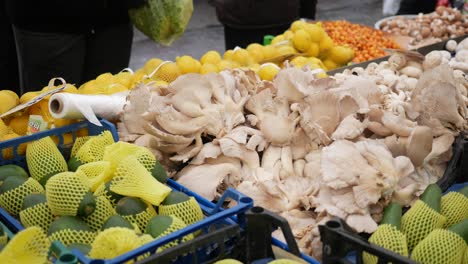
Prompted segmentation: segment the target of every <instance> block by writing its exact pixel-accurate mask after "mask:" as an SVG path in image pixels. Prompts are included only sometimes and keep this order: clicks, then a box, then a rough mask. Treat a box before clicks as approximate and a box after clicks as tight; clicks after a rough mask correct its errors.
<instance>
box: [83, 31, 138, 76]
mask: <svg viewBox="0 0 468 264" xmlns="http://www.w3.org/2000/svg"><path fill="white" fill-rule="evenodd" d="M132 41H133V26H132V25H131V24H130V23H129V24H122V25H114V26H108V27H103V28H97V29H96V30H95V32H94V34H91V35H90V36H88V38H87V45H86V64H85V75H84V80H83V82H85V81H89V80H92V79H95V78H96V77H97V76H98V75H99V74H101V73H105V72H111V73H112V74H116V73H118V72H119V71H121V70H122V69H124V68H126V67H128V63H129V62H130V53H131V50H132Z"/></svg>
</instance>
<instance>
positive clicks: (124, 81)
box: [114, 72, 132, 88]
mask: <svg viewBox="0 0 468 264" xmlns="http://www.w3.org/2000/svg"><path fill="white" fill-rule="evenodd" d="M114 82H115V83H118V84H121V85H123V86H125V87H127V88H130V85H131V84H132V73H130V72H119V73H117V74H116V75H114Z"/></svg>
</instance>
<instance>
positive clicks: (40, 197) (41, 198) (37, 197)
mask: <svg viewBox="0 0 468 264" xmlns="http://www.w3.org/2000/svg"><path fill="white" fill-rule="evenodd" d="M41 203H47V199H46V196H45V194H43V193H31V194H29V195H27V196H26V197H24V199H23V210H24V209H27V208H29V207H33V206H35V205H36V204H41Z"/></svg>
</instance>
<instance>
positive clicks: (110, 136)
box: [0, 18, 468, 263]
mask: <svg viewBox="0 0 468 264" xmlns="http://www.w3.org/2000/svg"><path fill="white" fill-rule="evenodd" d="M463 19H465V18H463ZM457 21H458V20H457ZM344 28H349V29H351V30H353V31H356V33H357V34H359V33H362V34H363V38H362V39H359V38H347V37H345V35H343V33H342V31H343V30H344ZM371 39H372V40H374V41H375V42H370V41H368V40H371ZM350 41H351V42H350ZM467 44H468V38H464V37H461V38H458V39H451V40H450V41H447V42H444V43H443V44H438V45H442V46H437V47H436V46H432V48H431V47H426V50H427V52H421V53H419V52H417V51H406V50H400V49H397V48H398V46H397V44H396V43H393V42H392V41H391V40H389V39H386V38H385V36H384V34H383V33H382V32H379V31H376V30H374V29H370V28H365V27H360V26H358V25H352V24H348V23H347V22H343V21H338V22H332V21H330V22H328V21H327V22H323V23H321V22H318V23H307V22H305V21H296V22H294V23H293V24H292V25H291V27H290V28H289V29H288V30H286V31H285V32H284V33H283V34H280V35H278V36H275V37H274V38H273V39H272V41H271V43H270V44H269V45H260V44H257V43H253V44H251V45H249V46H248V47H247V48H246V49H241V48H236V49H233V50H228V51H226V52H225V53H224V54H223V55H221V54H219V53H218V52H216V51H208V52H207V53H205V54H204V55H203V56H202V57H201V58H200V59H199V60H197V59H195V58H193V57H190V56H180V57H177V58H175V60H174V61H162V60H160V59H158V58H154V59H151V60H149V61H148V62H147V63H146V64H145V66H144V67H142V68H141V69H137V70H136V71H133V70H131V69H125V70H123V71H122V72H120V73H118V74H114V75H113V74H110V73H103V74H101V75H99V76H98V77H97V78H96V79H95V80H91V81H89V82H87V83H85V84H83V85H81V86H79V87H75V86H74V85H72V84H67V83H66V82H65V80H60V79H57V80H60V81H61V82H62V83H61V84H59V85H56V83H55V82H56V81H57V80H56V79H52V80H51V82H50V83H49V85H48V86H47V87H44V88H43V89H42V91H38V92H30V93H26V94H24V95H22V96H21V97H18V95H16V94H14V93H13V94H12V93H11V92H9V91H5V90H4V91H0V95H1V96H2V97H3V98H5V102H7V103H6V104H5V106H4V107H5V108H4V109H1V112H0V114H1V115H2V119H1V122H0V137H1V138H0V149H1V154H2V157H1V159H0V165H3V166H0V178H1V179H2V182H1V185H0V206H1V208H2V210H0V219H1V220H2V222H3V223H4V224H5V226H6V227H7V228H9V229H10V230H12V231H13V232H15V233H16V232H19V231H20V230H23V229H24V228H26V229H25V230H24V231H27V230H28V229H29V228H33V227H37V226H39V227H40V230H42V231H43V232H45V233H44V234H42V233H41V234H40V235H42V236H47V237H48V238H49V240H51V241H55V242H54V243H58V244H59V245H61V248H62V249H64V250H66V251H65V252H66V253H69V251H70V250H71V252H72V255H74V256H76V257H77V259H78V260H79V261H80V262H83V263H93V260H106V261H108V263H120V262H125V261H129V260H134V261H140V262H143V263H144V262H145V259H146V260H147V261H150V260H151V261H156V262H157V261H161V260H162V256H166V257H167V258H169V257H168V256H170V258H174V257H175V255H177V254H176V253H177V249H178V248H179V247H180V248H183V245H187V244H189V243H190V241H192V240H193V241H195V242H194V243H197V244H198V243H203V241H205V242H206V241H211V242H208V244H209V245H206V244H204V245H205V246H206V247H207V248H211V247H215V248H216V250H218V251H220V252H221V253H223V252H224V251H226V250H228V249H229V250H232V249H233V248H237V249H238V248H242V247H238V246H239V244H237V242H236V241H237V240H236V236H237V235H238V236H241V237H242V236H247V237H248V234H249V232H250V231H249V229H248V228H249V220H248V219H249V217H248V215H249V213H250V214H252V213H255V210H254V209H251V210H250V211H249V213H247V214H246V211H247V210H248V209H249V208H251V207H252V206H253V205H256V206H260V207H262V208H265V209H266V210H269V211H271V212H272V213H274V214H277V215H279V216H280V217H282V218H281V219H284V220H285V221H287V222H288V223H289V226H290V231H291V232H289V233H288V232H286V233H284V235H282V234H281V232H273V234H271V231H273V230H272V229H271V230H270V229H268V231H264V232H263V233H262V236H264V237H268V243H267V244H268V245H267V247H268V246H271V245H270V244H273V245H275V246H278V247H280V248H283V249H286V248H287V247H286V246H285V243H284V242H286V241H287V242H288V244H289V245H290V248H289V251H290V252H291V253H293V254H294V255H296V256H298V255H300V254H299V250H300V251H301V252H302V255H300V256H301V257H302V259H303V260H305V261H307V262H310V263H317V261H321V260H324V261H325V260H326V257H323V255H322V253H323V251H322V249H323V244H322V241H323V237H321V230H320V229H321V226H323V225H327V223H330V221H334V219H336V218H340V219H342V220H341V221H338V222H340V223H341V224H342V225H347V226H348V227H349V228H350V229H351V230H352V232H359V233H366V234H368V235H370V234H372V236H371V238H370V240H369V241H371V242H372V243H374V244H376V245H379V246H381V247H384V248H387V249H389V250H392V251H394V252H395V253H397V254H400V255H401V256H400V257H396V258H394V259H392V260H395V259H397V260H398V259H401V258H402V257H406V258H407V257H408V256H409V254H410V253H412V255H411V257H412V258H413V257H414V259H415V260H417V261H423V262H424V260H425V259H426V255H424V254H423V253H420V252H426V251H427V249H424V250H422V251H421V249H419V248H427V247H430V246H429V245H431V244H432V242H431V241H429V242H427V241H426V236H427V237H428V238H427V239H429V236H430V235H432V232H433V231H434V230H436V231H437V230H438V229H437V228H446V229H447V230H449V231H447V230H445V229H443V230H444V231H441V232H442V233H444V232H445V233H444V234H445V236H451V235H452V234H451V233H446V232H451V231H450V230H451V226H452V225H453V226H456V225H457V224H459V223H460V222H461V223H462V227H459V226H456V227H455V229H456V230H458V231H457V232H458V233H457V234H458V235H460V237H461V238H460V239H458V238H457V239H456V240H457V244H456V245H453V247H452V246H450V245H449V246H448V247H449V248H450V250H453V248H456V251H457V252H463V253H464V251H466V249H465V248H466V242H465V241H464V240H463V236H464V234H465V233H464V230H465V223H464V222H463V221H464V219H465V218H466V216H465V215H462V216H461V218H460V216H459V214H457V213H453V215H455V216H454V217H452V216H449V215H451V213H450V212H448V211H450V210H449V209H450V208H455V207H456V208H457V210H458V211H462V212H463V213H464V212H468V208H466V205H468V204H466V203H465V202H463V201H462V202H457V203H456V205H454V204H453V203H452V204H448V203H444V202H442V205H440V203H441V202H440V200H443V199H444V198H442V196H441V195H439V196H438V197H439V198H440V199H438V201H436V202H435V203H439V205H436V206H434V208H435V207H437V208H438V207H440V206H442V209H440V208H439V209H434V208H433V209H434V210H435V213H427V214H428V215H431V216H434V215H435V216H434V219H435V220H434V222H437V223H435V224H432V223H431V224H432V225H431V226H430V227H431V228H430V229H427V230H423V231H421V232H418V233H417V235H414V234H413V233H414V232H415V231H414V230H413V229H412V227H411V228H408V223H410V222H415V221H409V220H407V218H408V217H410V216H411V215H412V216H413V217H416V218H417V219H420V218H421V217H422V216H423V214H422V213H420V212H422V211H423V209H418V208H420V207H423V208H425V207H424V203H426V204H428V205H431V206H432V205H433V200H430V199H429V200H428V198H427V197H433V196H434V195H429V194H428V193H429V192H430V193H436V194H437V193H441V192H442V191H445V189H446V188H448V187H450V186H451V185H452V184H453V183H454V182H455V181H457V180H460V178H461V177H462V171H461V170H460V166H461V165H460V164H462V163H464V162H465V161H466V158H467V157H468V155H466V154H464V153H465V149H468V148H465V147H462V148H461V150H460V147H459V145H460V144H461V145H463V146H464V145H466V144H465V143H464V142H465V141H466V134H465V132H466V131H467V130H468V123H467V117H468V109H467V105H468V96H467V94H468V79H467V78H466V76H467V75H466V74H467V67H466V65H467V63H468V61H467V59H468V56H466V51H467V50H468V46H467ZM382 48H386V50H382ZM384 51H385V52H386V53H388V55H389V56H387V57H384V58H382V59H380V60H379V61H375V62H367V63H366V64H356V65H350V66H349V67H347V68H342V69H338V68H339V67H342V66H346V65H348V64H349V63H351V62H362V61H365V60H368V59H371V58H376V57H380V56H384V55H385V54H386V53H385V52H384ZM334 69H337V70H336V71H332V70H334ZM103 118H105V119H103ZM84 119H87V121H83V120H84ZM106 119H107V120H106ZM460 141H461V142H463V143H460V144H458V142H460ZM455 143H456V144H455ZM462 153H463V154H462ZM13 164H16V165H13ZM2 170H3V171H4V173H2ZM454 170H456V171H458V173H452V172H453V171H454ZM447 175H448V176H447ZM168 178H170V179H168ZM437 188H442V189H437ZM435 196H437V195H435ZM452 196H454V195H453V194H452ZM249 197H250V198H249ZM443 197H446V196H443ZM457 197H458V196H457ZM462 198H463V197H462ZM447 199H448V198H447ZM457 199H459V198H457ZM436 200H437V199H436ZM462 200H463V199H462ZM421 204H422V205H421ZM458 205H459V206H458ZM418 206H419V207H418ZM431 206H430V207H431ZM444 206H445V207H444ZM401 207H407V208H408V207H409V208H410V209H409V210H408V212H407V213H405V215H403V217H402V219H401V222H402V224H401V227H400V226H399V224H398V223H397V222H398V221H399V220H398V221H393V222H392V221H390V222H388V219H389V218H391V219H398V218H399V216H401V213H400V210H401ZM386 208H387V209H388V208H396V209H388V210H387V209H386ZM413 208H416V209H417V210H416V209H413ZM431 208H432V207H431ZM444 208H445V209H444ZM447 208H449V209H447ZM465 209H466V210H465ZM34 210H38V211H37V212H35V211H34ZM447 210H448V211H447ZM389 211H392V212H393V214H391V215H390V216H392V215H393V216H398V217H395V218H392V217H390V216H389V214H390V213H388V212H389ZM458 211H457V212H458ZM430 212H432V211H430ZM447 212H448V213H447ZM257 213H258V212H257ZM36 215H41V217H35V216H36ZM246 215H247V216H246ZM245 218H247V221H245ZM423 218H424V217H423ZM446 218H447V219H448V218H450V219H451V220H450V221H451V222H450V224H446V222H447V221H446ZM438 219H444V220H443V221H442V220H440V221H438ZM255 223H256V222H250V225H251V226H252V225H253V226H255V225H256V224H255ZM385 224H391V225H390V227H389V226H385ZM257 225H259V226H260V225H261V224H258V223H257ZM413 225H414V224H413ZM382 226H384V227H382ZM421 226H424V225H422V224H421ZM426 226H427V225H426ZM393 227H395V228H396V229H398V230H401V232H403V233H404V236H406V238H405V239H408V240H405V239H402V238H401V236H399V238H398V239H400V241H403V240H404V242H401V243H400V244H405V243H406V244H407V246H406V248H404V249H403V250H399V248H397V249H395V248H391V247H390V246H388V244H385V241H384V242H382V239H380V240H379V236H381V235H379V234H381V233H385V234H388V232H393V231H394V230H393ZM384 228H386V229H384ZM220 230H226V234H228V233H229V239H225V241H224V243H225V244H224V245H219V244H216V243H215V242H213V241H214V240H212V239H213V237H211V236H210V233H211V232H213V235H214V234H215V233H216V234H217V236H218V237H219V236H220V234H222V233H223V231H220ZM227 230H229V231H227ZM381 230H384V231H381ZM388 230H392V231H388ZM459 230H462V231H460V232H459ZM215 231H217V232H215ZM283 231H284V230H283ZM286 231H287V230H286ZM21 232H23V231H21ZM21 232H20V233H18V234H16V236H19V235H20V234H21ZM412 232H413V233H412ZM39 233H40V232H39ZM393 233H396V234H398V233H397V232H393ZM393 233H392V234H393ZM246 234H247V235H246ZM447 234H448V235H447ZM272 236H273V238H272ZM292 237H294V239H295V240H296V242H297V248H296V247H295V245H294V243H291V240H292ZM216 241H220V240H219V239H218V240H216ZM240 241H242V239H241V240H240ZM247 241H249V239H247ZM49 242H50V241H49ZM270 242H271V243H270ZM458 242H459V243H458ZM325 243H328V242H326V241H325ZM421 243H422V244H421ZM463 243H465V244H463ZM215 244H216V246H214V245H215ZM247 244H248V243H247ZM253 244H255V243H253ZM253 244H252V246H253ZM233 245H234V246H233ZM420 245H421V246H420ZM231 246H233V247H231ZM263 246H264V245H263ZM463 246H465V248H463ZM168 249H170V250H168ZM203 249H205V248H203ZM374 249H375V248H374ZM460 249H463V250H460ZM165 250H167V251H166V252H167V253H164V252H165ZM405 250H406V251H405ZM201 251H203V252H205V251H207V252H208V251H209V250H201ZM184 252H185V251H184ZM245 252H249V250H245ZM418 252H419V253H418ZM447 252H448V251H447ZM189 253H190V254H189ZM189 253H187V254H186V255H184V254H182V255H179V256H178V257H180V258H179V259H178V261H179V262H180V263H187V262H191V261H193V258H192V257H194V256H196V258H197V259H198V258H199V260H200V261H201V262H204V261H210V262H214V261H217V260H219V258H222V257H223V254H220V255H217V256H215V257H213V255H210V254H208V253H206V252H205V253H204V254H202V253H200V252H198V251H196V252H195V251H190V252H189ZM224 253H227V252H224ZM229 253H232V252H229ZM268 253H270V252H268ZM370 253H373V252H370ZM387 253H388V252H387ZM2 254H3V253H0V257H1V256H2ZM5 254H6V253H5ZM60 254H61V253H60V252H59V253H56V254H55V256H52V258H53V259H57V258H60ZM200 254H202V255H200ZM326 254H329V253H326ZM467 254H468V253H467ZM224 255H226V256H231V257H233V258H238V259H242V260H244V261H246V262H250V261H253V260H255V259H252V258H244V257H245V256H244V257H239V256H238V255H237V254H224ZM463 256H464V255H463V254H459V255H457V256H456V257H457V261H458V260H459V259H462V258H463ZM40 257H45V258H47V257H49V256H48V254H42V255H41V256H40ZM158 257H161V258H158ZM258 257H259V258H261V257H270V258H271V259H270V260H269V261H273V259H274V258H279V257H278V256H272V254H267V255H266V256H265V255H262V256H258ZM312 257H313V258H312ZM322 257H323V258H322ZM340 257H344V256H341V255H340ZM167 258H166V259H167ZM363 258H364V260H365V262H366V263H374V262H376V259H375V258H373V257H372V256H367V255H365V254H364V255H363ZM296 261H297V259H296ZM299 261H300V260H299Z"/></svg>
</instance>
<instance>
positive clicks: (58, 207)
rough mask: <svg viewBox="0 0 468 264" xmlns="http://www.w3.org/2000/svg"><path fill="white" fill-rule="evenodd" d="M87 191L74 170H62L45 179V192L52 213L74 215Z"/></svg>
mask: <svg viewBox="0 0 468 264" xmlns="http://www.w3.org/2000/svg"><path fill="white" fill-rule="evenodd" d="M87 192H88V187H87V186H86V185H85V184H84V183H83V182H82V180H81V179H80V178H79V177H78V176H76V174H75V173H74V172H62V173H59V174H56V175H54V176H52V177H51V178H50V179H49V181H47V184H46V192H45V193H46V198H47V203H48V204H49V207H50V210H51V211H52V214H54V215H72V216H75V215H76V214H77V212H78V207H79V206H80V203H81V200H82V199H83V197H84V196H85V194H86V193H87Z"/></svg>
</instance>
